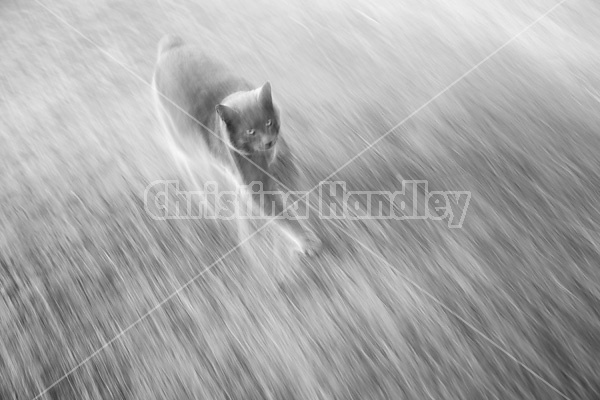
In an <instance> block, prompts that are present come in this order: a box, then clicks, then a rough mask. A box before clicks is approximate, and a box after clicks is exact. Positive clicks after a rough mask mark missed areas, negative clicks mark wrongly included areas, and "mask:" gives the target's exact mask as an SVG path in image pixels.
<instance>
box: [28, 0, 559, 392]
mask: <svg viewBox="0 0 600 400" xmlns="http://www.w3.org/2000/svg"><path fill="white" fill-rule="evenodd" d="M565 1H566V0H562V1H561V2H559V3H558V4H556V5H555V6H554V7H552V8H551V9H550V10H548V11H547V12H546V13H544V14H542V16H540V17H539V18H538V19H536V20H535V21H534V22H532V23H531V24H530V25H528V26H527V27H526V28H524V29H523V30H522V31H521V32H519V33H518V34H517V35H516V36H514V37H513V38H511V39H510V40H509V41H508V42H506V43H505V44H504V45H502V46H501V47H500V48H498V49H497V50H496V51H494V52H493V53H491V54H490V55H489V56H487V57H486V58H485V59H483V60H482V61H480V62H479V63H478V64H476V65H475V66H474V67H472V68H471V69H470V70H468V71H467V72H466V73H464V74H463V75H462V76H461V77H459V78H458V79H457V80H455V81H454V82H453V83H452V84H450V86H448V87H446V88H445V89H444V90H442V91H441V92H440V93H438V94H437V95H436V96H434V97H433V98H432V99H431V100H429V101H428V102H426V103H425V104H423V105H422V106H421V107H419V108H418V109H417V110H415V111H414V112H413V113H411V114H410V115H409V116H408V117H407V118H405V119H404V120H402V121H401V122H400V123H399V124H397V125H396V126H394V127H393V128H392V129H390V130H389V131H388V132H386V133H385V134H384V135H383V136H381V137H380V138H379V139H377V140H376V141H374V142H373V143H371V145H370V146H368V147H367V148H366V149H364V150H363V151H361V152H360V153H359V154H357V155H356V156H354V157H353V158H352V159H350V160H349V161H348V162H346V163H345V164H344V165H342V166H341V167H339V168H338V169H337V170H336V171H334V172H333V173H331V174H330V175H329V176H328V177H326V178H325V179H323V180H327V179H329V178H331V177H332V176H333V175H335V174H336V173H338V172H339V171H340V170H341V169H343V168H345V167H346V166H347V165H348V164H350V163H351V162H353V161H354V160H355V159H356V158H358V157H360V156H361V155H362V154H363V153H364V152H366V151H367V150H369V149H370V148H372V147H373V146H374V145H376V144H377V143H378V142H379V141H381V140H383V139H384V137H386V136H387V135H389V134H390V133H391V132H392V131H394V130H395V129H397V128H398V127H399V126H401V125H402V124H404V123H405V122H406V121H407V120H408V119H410V118H412V117H413V116H414V115H416V114H417V113H418V112H420V111H421V110H422V109H423V108H425V107H427V106H428V105H429V104H430V103H431V102H433V101H434V100H435V99H437V98H438V97H439V96H441V95H442V94H444V93H445V92H446V91H448V90H449V89H450V88H451V87H453V86H454V85H456V84H457V83H458V82H459V81H460V80H462V79H463V78H465V77H466V76H467V75H469V74H470V73H471V72H473V71H474V70H475V69H477V68H478V67H479V66H481V65H482V64H483V63H485V62H486V61H487V60H488V59H490V58H491V57H493V56H494V55H495V54H496V53H498V52H499V51H500V50H502V49H503V48H504V47H506V46H507V45H508V44H509V43H511V42H512V41H514V40H515V39H516V38H517V37H518V36H520V35H521V34H523V33H524V32H525V31H527V30H528V29H530V28H531V27H532V26H533V25H535V24H536V23H538V22H539V21H540V20H541V19H542V18H544V17H545V16H547V15H548V14H550V13H551V12H552V11H554V9H556V8H557V7H558V6H560V5H561V4H563V3H564V2H565ZM36 2H37V3H38V4H40V5H41V6H42V7H43V8H44V9H46V10H47V11H48V12H49V13H50V14H52V15H53V16H54V17H56V18H57V19H58V20H60V21H61V22H63V23H64V24H65V25H67V26H68V27H70V28H71V29H73V30H74V31H75V32H76V33H78V34H79V35H80V36H81V37H83V38H84V39H85V40H87V41H89V42H90V43H92V44H93V45H94V46H96V47H97V48H98V49H99V50H100V51H101V52H103V53H104V54H105V55H107V56H108V57H109V58H111V59H113V60H114V61H115V62H116V63H117V64H119V65H121V66H122V67H123V68H124V69H126V70H127V71H128V72H130V73H131V74H132V75H134V76H135V77H136V78H138V79H139V80H141V81H143V82H144V83H146V84H148V82H147V81H146V80H144V79H143V78H141V77H140V76H139V75H137V74H135V73H134V72H133V71H131V70H130V69H129V68H128V67H127V66H126V65H124V64H123V63H121V62H120V61H118V60H117V59H115V58H114V57H113V56H112V55H111V54H110V53H108V52H106V51H105V50H103V49H102V48H101V47H100V46H98V45H97V44H96V43H95V42H93V41H92V40H91V39H89V38H87V37H86V36H85V35H83V34H82V33H81V32H79V31H78V30H77V29H76V28H75V27H73V26H72V25H71V24H69V23H68V22H67V21H65V20H64V19H63V18H61V17H60V16H59V15H57V14H56V13H54V12H52V11H51V10H50V9H48V8H47V7H46V6H44V5H43V4H42V3H40V2H39V0H36ZM159 94H160V93H159ZM160 95H161V96H162V97H163V98H165V99H166V100H167V101H169V102H171V103H172V104H174V105H175V106H176V107H178V108H179V109H180V110H181V111H183V112H184V113H185V114H187V115H188V116H190V117H191V118H193V119H194V120H195V121H196V122H198V123H199V124H200V125H201V126H203V127H204V128H205V129H207V130H208V131H209V132H211V133H212V134H214V135H216V136H217V137H218V138H219V139H220V140H222V138H220V137H219V136H218V135H217V134H216V133H214V132H213V131H212V130H211V129H210V128H208V127H206V126H204V125H203V124H202V123H200V122H199V121H197V120H196V119H195V118H194V117H193V116H191V115H189V114H188V113H187V112H185V110H182V109H181V108H180V107H179V106H178V105H177V104H175V103H173V102H172V101H171V100H170V99H168V98H167V97H166V96H163V95H162V94H160ZM240 155H242V156H243V157H245V155H244V154H242V153H240ZM245 158H246V157H245ZM249 161H250V162H251V163H252V164H254V162H252V160H249ZM254 165H256V164H254ZM256 166H257V167H258V168H259V169H261V170H262V168H261V167H260V166H258V165H256ZM263 172H265V173H266V174H268V175H269V176H270V174H269V173H268V172H266V171H264V170H263ZM271 178H272V179H274V180H275V181H276V182H278V183H279V184H280V185H282V187H284V188H286V187H285V185H283V184H282V183H281V182H279V181H278V180H277V179H276V178H274V177H272V176H271ZM318 186H319V185H317V186H315V187H313V188H312V189H311V190H309V191H308V192H306V193H305V194H304V195H303V196H301V197H300V199H298V200H297V201H296V202H298V201H300V200H302V199H303V198H305V197H306V196H308V195H309V194H310V193H311V192H313V191H314V190H315V189H317V188H318ZM286 190H288V191H289V189H287V188H286ZM296 202H294V203H293V204H291V205H290V206H288V207H287V208H285V209H284V211H282V212H281V213H280V214H279V215H282V214H283V213H285V212H286V211H287V210H288V209H290V208H291V207H293V206H294V205H295V203H296ZM274 220H275V219H271V220H270V221H268V222H267V223H265V224H264V225H263V226H262V227H260V228H259V229H257V230H256V231H255V232H254V233H252V234H251V235H249V236H248V237H247V238H245V239H244V240H243V241H241V242H240V243H239V244H238V245H236V246H234V247H233V248H232V249H230V250H229V251H228V252H227V253H225V254H224V255H222V256H221V257H220V258H219V259H217V260H216V261H215V262H213V263H212V264H211V265H209V266H208V267H207V268H205V269H204V270H203V271H201V272H200V273H199V274H197V275H196V276H195V277H194V278H192V279H191V280H190V281H188V282H187V283H186V284H184V285H183V286H181V287H180V288H179V289H177V290H176V291H175V292H173V293H171V294H170V295H169V296H167V297H166V298H165V299H163V300H162V301H161V302H160V303H158V304H157V305H156V306H155V307H153V308H152V309H150V310H149V311H148V312H146V313H145V314H144V315H143V316H142V317H140V318H139V319H138V320H137V321H135V322H134V323H133V324H131V325H130V326H129V327H127V328H125V329H124V330H123V331H121V332H120V333H119V334H117V335H116V336H115V337H114V338H113V339H111V340H110V341H108V342H106V343H105V344H104V345H103V346H102V347H100V348H99V349H98V350H96V351H95V352H94V353H92V354H91V355H90V356H88V357H87V358H86V359H84V360H83V361H81V362H80V363H79V364H78V365H77V366H75V367H74V368H72V369H71V370H70V371H69V372H67V373H66V374H65V375H64V376H63V377H61V378H60V379H59V380H57V381H56V382H54V383H53V384H52V385H50V386H49V387H47V388H46V389H45V390H44V391H42V392H41V393H40V394H38V395H37V396H36V397H35V398H34V399H33V400H35V399H37V398H39V397H40V396H42V395H43V394H44V393H46V392H47V391H48V390H50V389H51V388H52V387H54V386H55V385H57V384H58V383H59V382H60V381H62V380H63V379H65V378H66V377H67V376H69V375H70V374H72V373H73V372H75V371H76V370H77V369H78V368H80V367H81V366H82V365H84V364H85V363H86V362H88V361H89V360H90V359H92V358H93V357H94V356H96V355H97V354H98V353H100V352H101V351H102V350H103V349H105V348H106V347H108V346H109V345H110V344H112V343H113V342H114V341H116V340H117V339H118V338H120V337H121V336H123V335H124V334H125V333H126V332H128V331H129V330H130V329H131V328H133V327H134V326H136V325H137V324H139V323H140V322H141V321H142V320H144V319H145V318H147V317H148V316H149V315H150V314H152V313H153V312H154V311H156V310H157V309H158V308H160V307H161V306H162V305H164V304H165V303H166V302H167V301H169V300H170V299H172V298H173V297H174V296H176V295H177V294H179V293H180V292H181V291H182V290H183V289H185V288H186V287H188V286H189V285H190V284H191V283H193V282H194V281H195V280H196V279H198V278H199V277H200V276H202V275H203V274H204V273H205V272H207V271H208V270H210V269H211V268H212V267H214V266H215V265H216V264H217V263H218V262H220V261H222V260H223V259H224V258H225V257H227V256H228V255H229V254H231V253H233V252H234V251H235V250H237V248H239V247H240V246H241V245H242V244H244V243H245V242H247V241H248V240H250V238H252V237H253V236H255V235H256V234H258V233H259V232H261V231H262V230H263V229H265V228H266V227H267V226H268V225H269V224H270V223H272V222H273V221H274ZM342 230H343V231H344V232H345V233H346V234H347V235H348V236H349V237H351V238H353V239H354V240H355V241H356V242H357V243H359V244H360V245H361V246H363V247H365V249H367V250H368V251H369V252H370V253H372V254H373V255H375V256H376V257H378V258H380V259H382V260H383V261H384V262H386V263H387V264H389V262H387V260H385V259H384V258H383V257H381V256H379V255H377V254H376V253H375V252H373V251H372V250H371V249H369V248H368V247H367V246H366V245H365V244H363V243H362V242H360V241H359V240H357V239H356V238H355V237H354V236H353V235H351V234H349V233H348V232H347V231H346V229H344V228H342ZM390 265H391V264H390ZM405 279H407V281H409V282H410V283H412V284H413V285H414V286H415V287H417V288H418V289H419V290H421V291H422V292H423V293H425V294H426V295H427V296H428V297H430V298H432V299H433V300H434V301H435V302H436V303H438V304H440V306H442V307H443V308H444V309H446V310H447V311H448V312H450V313H451V314H453V315H454V316H456V317H457V318H458V319H460V320H461V321H463V323H465V324H466V325H467V326H469V327H471V328H472V329H473V330H474V331H475V332H477V333H478V334H480V335H481V336H482V337H483V338H485V339H486V340H487V341H489V342H490V343H491V344H492V345H494V346H495V347H496V348H498V349H500V350H501V351H502V352H504V353H505V354H506V355H507V356H509V357H510V358H511V359H513V360H514V361H515V362H517V363H518V364H519V365H521V366H522V367H523V368H525V369H526V370H528V371H529V372H530V373H531V374H533V375H534V376H535V377H537V378H538V379H540V380H541V381H543V382H544V383H546V384H547V385H548V386H549V387H551V388H552V389H553V390H554V391H556V392H557V393H558V394H560V395H561V396H562V397H564V398H566V399H568V397H566V396H565V395H564V394H563V393H561V392H560V391H559V390H558V389H556V388H555V387H554V386H552V385H551V384H550V383H548V382H547V381H545V380H544V379H543V378H542V377H541V376H539V375H538V374H537V373H535V371H533V370H531V369H530V368H529V367H527V366H526V365H524V364H523V363H521V362H520V361H519V360H518V359H516V358H515V357H514V356H512V355H511V354H510V353H508V352H507V351H506V350H504V349H503V348H502V347H501V346H499V345H498V344H496V343H495V342H494V341H493V340H492V339H490V338H489V337H487V336H486V335H485V334H483V333H482V332H481V331H479V330H478V329H477V328H475V327H474V326H473V325H471V324H470V323H469V322H467V321H466V320H465V319H464V318H462V317H460V316H459V315H458V314H456V313H454V312H453V311H452V310H451V309H449V308H448V307H447V306H445V305H444V304H443V303H441V302H440V301H439V300H437V299H436V298H435V296H433V295H431V294H430V293H429V292H427V291H426V290H425V289H423V288H421V287H420V286H418V285H417V284H416V283H414V282H412V281H411V280H409V279H408V278H406V277H405Z"/></svg>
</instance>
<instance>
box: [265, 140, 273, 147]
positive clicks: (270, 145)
mask: <svg viewBox="0 0 600 400" xmlns="http://www.w3.org/2000/svg"><path fill="white" fill-rule="evenodd" d="M273 146H275V141H274V140H271V141H270V142H267V144H266V145H265V147H266V148H267V149H270V148H271V147H273Z"/></svg>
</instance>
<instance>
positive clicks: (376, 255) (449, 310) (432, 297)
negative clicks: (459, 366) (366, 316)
mask: <svg viewBox="0 0 600 400" xmlns="http://www.w3.org/2000/svg"><path fill="white" fill-rule="evenodd" d="M342 231H343V232H344V233H345V234H346V235H348V236H349V237H350V238H351V239H353V240H354V241H355V242H356V243H358V244H360V245H361V246H362V247H363V248H364V249H365V250H367V251H368V252H369V253H371V254H372V255H373V256H375V257H377V258H378V259H380V260H381V261H383V262H384V263H386V264H387V265H388V266H389V267H391V268H393V269H394V270H395V271H397V272H398V270H397V269H396V268H395V267H394V265H392V264H391V263H390V262H389V261H388V260H386V259H385V258H383V256H381V255H379V254H377V253H375V252H374V251H373V250H371V249H370V248H369V247H368V246H367V245H366V244H364V243H363V242H362V241H360V240H358V239H357V238H356V236H354V235H352V234H350V233H349V232H348V231H347V230H346V229H344V228H342ZM398 274H399V275H400V276H402V277H403V278H404V279H405V280H406V281H407V282H409V283H410V284H411V285H413V286H414V287H415V288H417V289H418V290H419V291H420V292H422V293H423V294H424V295H425V296H427V297H429V298H430V299H431V300H433V301H434V302H435V303H436V304H438V305H439V306H440V307H442V308H443V309H444V310H446V311H447V312H448V313H450V314H452V315H453V316H454V317H456V318H457V319H458V320H460V321H461V322H462V323H463V324H465V325H466V326H468V327H469V328H470V329H471V330H473V331H474V332H475V333H477V334H478V335H479V336H481V337H482V338H483V339H485V340H486V341H487V342H488V343H489V344H491V345H492V346H494V347H495V348H496V349H498V350H500V351H501V352H502V353H504V354H505V355H506V356H507V357H508V358H510V359H511V360H513V361H514V362H515V363H517V364H519V365H520V366H521V367H522V368H524V369H525V370H527V371H528V372H529V373H530V374H531V375H533V376H534V377H536V378H538V379H539V380H540V381H542V382H543V383H545V384H546V385H547V386H548V387H549V388H550V389H552V390H554V391H555V392H556V393H558V394H559V395H560V396H561V397H563V398H564V399H566V400H571V399H570V398H569V397H568V396H567V395H565V394H564V393H563V392H561V391H560V390H558V389H557V388H556V387H555V386H554V385H552V384H551V383H550V382H548V381H547V380H545V379H544V378H543V377H542V376H541V375H540V374H538V373H537V372H535V371H534V370H532V369H531V368H529V367H528V366H527V365H525V364H524V363H523V362H522V361H519V360H518V359H517V358H516V357H515V356H513V355H512V354H511V353H510V352H508V351H507V350H506V349H504V347H502V346H500V345H499V344H498V343H496V342H495V341H494V340H493V339H491V338H490V337H488V336H487V335H486V334H485V333H483V332H482V331H481V330H479V329H477V327H475V326H474V325H473V324H472V323H470V322H469V321H467V320H466V319H465V318H463V317H461V316H460V315H459V314H458V313H456V312H455V311H453V310H452V309H451V308H450V307H448V306H447V305H445V304H444V303H443V302H442V301H440V300H438V299H437V298H436V297H435V296H434V295H432V294H431V293H429V292H428V291H427V290H425V289H424V288H423V287H422V286H420V285H419V284H418V283H416V282H415V281H413V280H412V279H410V278H409V277H408V276H407V275H406V274H403V273H401V272H398Z"/></svg>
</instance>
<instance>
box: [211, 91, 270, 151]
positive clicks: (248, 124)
mask: <svg viewBox="0 0 600 400" xmlns="http://www.w3.org/2000/svg"><path fill="white" fill-rule="evenodd" d="M216 110H217V113H218V115H219V118H221V121H222V123H223V126H224V127H225V130H226V134H227V139H228V140H229V143H230V144H231V145H232V146H233V147H234V148H235V149H236V150H238V151H240V152H241V153H243V154H254V153H256V152H267V151H270V150H272V149H274V147H275V144H276V143H277V139H278V137H279V112H278V110H277V108H276V107H275V106H274V105H273V99H272V97H271V84H270V83H269V82H267V83H265V84H264V85H263V86H261V87H260V88H258V89H255V90H251V91H248V92H241V93H236V94H235V95H233V96H230V97H228V98H226V99H225V100H224V101H223V103H222V104H219V105H218V106H217V107H216Z"/></svg>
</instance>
